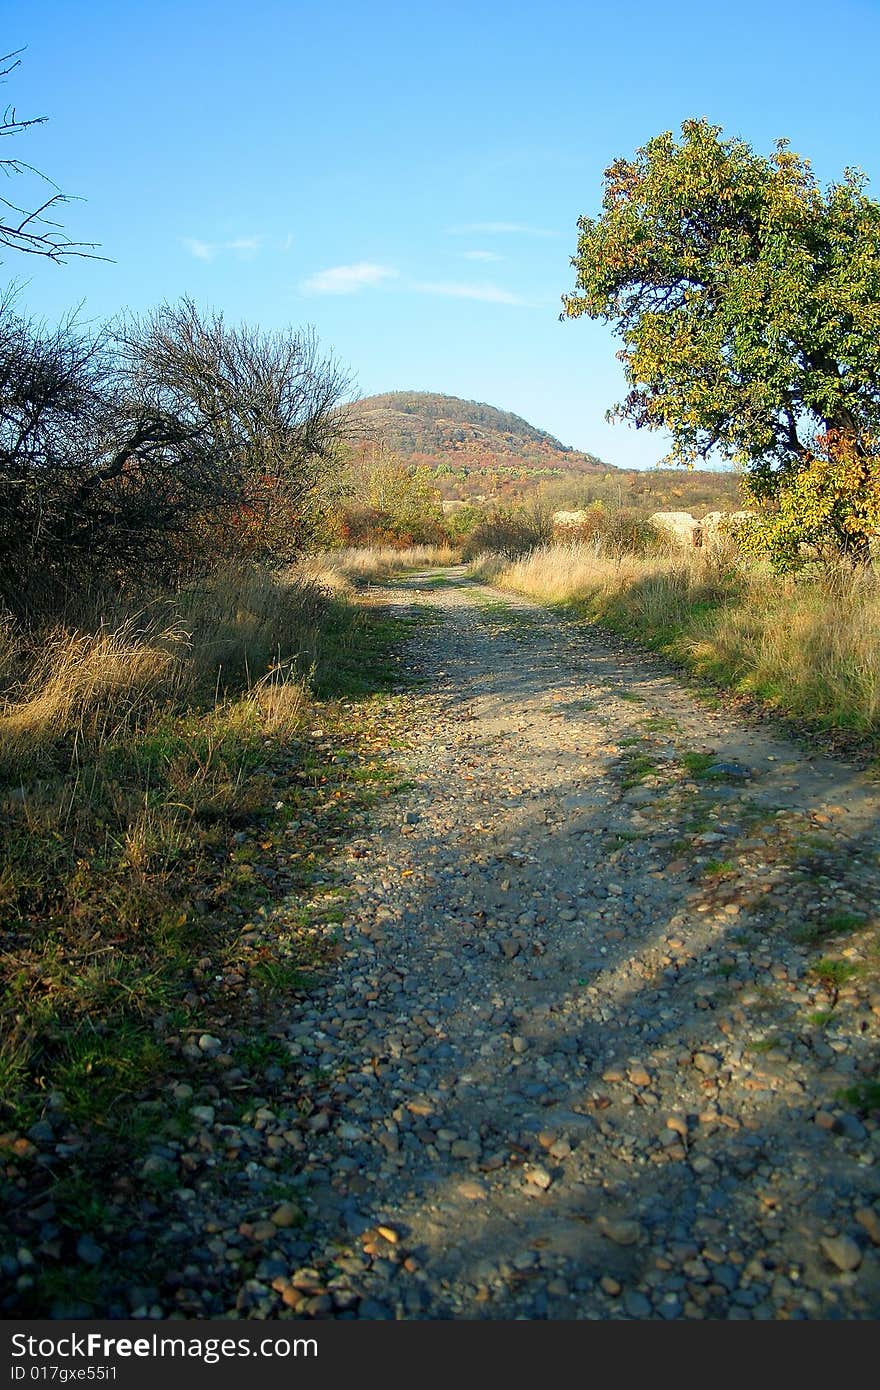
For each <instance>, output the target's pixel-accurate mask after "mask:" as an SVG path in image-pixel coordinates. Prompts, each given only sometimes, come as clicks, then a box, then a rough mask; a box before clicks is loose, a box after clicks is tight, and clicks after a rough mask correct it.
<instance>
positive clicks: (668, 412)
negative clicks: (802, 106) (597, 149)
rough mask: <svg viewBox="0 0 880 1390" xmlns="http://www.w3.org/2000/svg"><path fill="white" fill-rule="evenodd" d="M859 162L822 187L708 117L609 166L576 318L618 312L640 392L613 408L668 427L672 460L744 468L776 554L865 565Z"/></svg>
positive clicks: (879, 229) (870, 487) (582, 257)
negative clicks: (725, 133)
mask: <svg viewBox="0 0 880 1390" xmlns="http://www.w3.org/2000/svg"><path fill="white" fill-rule="evenodd" d="M864 184H865V179H864V177H863V175H861V174H860V173H859V172H858V171H856V170H853V169H847V170H846V171H845V173H844V176H843V179H842V181H841V182H840V183H836V184H832V185H831V186H830V187H828V188H827V189H824V190H823V189H822V188H821V187H820V186H819V184H818V182H817V180H816V178H815V176H814V174H813V172H812V170H811V168H810V164H809V162H808V161H807V160H806V159H803V158H801V156H799V155H797V154H795V153H794V152H793V151H792V150H791V149H789V147H788V144H787V142H786V141H779V142H778V143H777V145H776V149H775V153H774V154H773V155H771V156H770V158H764V157H762V156H760V155H758V154H756V153H754V151H753V150H752V149H751V148H750V146H748V145H747V144H746V143H745V142H744V141H742V140H739V139H722V135H721V129H720V127H718V126H713V125H710V124H709V123H708V122H707V121H705V120H691V121H685V122H684V124H683V125H682V133H681V139H680V141H679V140H676V139H675V138H674V137H673V135H672V133H671V132H666V133H665V134H663V135H659V136H657V137H656V138H655V139H653V140H650V141H649V142H648V144H647V145H645V146H644V147H643V148H642V149H640V150H638V151H637V152H636V155H635V157H634V158H633V159H617V160H615V161H614V163H613V164H612V165H611V166H610V167H609V168H608V169H607V170H606V172H605V192H604V198H603V204H602V212H601V214H600V215H599V216H598V217H596V218H590V217H582V218H581V219H580V220H579V223H578V226H579V239H578V248H577V254H576V256H574V257H573V258H572V266H573V267H574V269H575V271H576V285H575V290H574V292H573V293H572V294H569V295H566V296H564V298H563V303H564V306H565V307H564V311H563V314H562V315H561V317H562V318H578V317H580V316H581V315H587V316H588V317H590V318H594V319H604V320H605V321H607V322H612V323H614V325H615V331H616V333H617V334H618V336H619V337H620V338H621V340H622V348H621V350H620V352H619V353H618V357H619V358H620V360H621V361H622V363H623V366H624V371H625V373H626V378H627V381H628V383H629V386H630V388H631V389H630V391H629V393H628V394H627V396H626V397H625V399H624V400H623V401H622V402H620V403H619V404H618V405H617V406H616V407H614V409H613V410H611V411H610V412H609V418H621V419H626V420H629V421H631V422H633V423H634V424H635V425H636V426H637V427H641V428H648V429H659V428H664V429H666V430H668V431H669V432H670V433H671V435H672V439H673V446H672V450H671V454H670V457H671V459H672V460H673V461H674V462H677V463H682V464H686V465H688V466H693V465H694V464H695V463H696V462H697V460H700V459H710V458H711V457H713V456H715V457H717V456H719V455H720V456H723V457H724V458H726V459H729V460H733V461H735V462H736V463H738V464H740V465H742V466H743V468H744V470H745V484H746V491H747V494H748V495H749V496H750V498H751V499H753V500H754V501H755V502H757V503H759V504H762V508H763V512H764V516H765V518H766V522H765V525H764V527H763V539H764V543H765V544H766V546H767V548H768V549H769V551H770V553H771V555H772V557H773V558H774V560H775V562H776V563H777V565H779V566H780V567H786V566H788V565H791V564H794V563H796V562H797V560H798V558H799V557H801V556H802V555H803V554H804V551H805V547H808V548H809V547H811V548H813V550H814V551H816V552H818V553H821V554H824V555H828V556H831V555H833V556H835V557H840V556H845V557H847V558H849V559H850V560H852V561H853V562H862V561H864V560H866V559H867V558H868V556H869V554H870V541H871V537H872V536H875V535H877V534H878V533H880V204H878V203H876V202H874V201H873V200H872V199H870V198H868V197H867V196H866V194H865V192H864Z"/></svg>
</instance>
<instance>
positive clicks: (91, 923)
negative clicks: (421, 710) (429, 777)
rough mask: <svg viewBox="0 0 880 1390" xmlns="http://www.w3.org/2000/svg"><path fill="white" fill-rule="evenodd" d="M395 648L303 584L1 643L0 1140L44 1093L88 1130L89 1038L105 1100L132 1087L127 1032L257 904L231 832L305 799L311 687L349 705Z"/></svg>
mask: <svg viewBox="0 0 880 1390" xmlns="http://www.w3.org/2000/svg"><path fill="white" fill-rule="evenodd" d="M392 636H393V635H390V634H385V636H384V638H383V636H382V634H381V633H378V635H377V628H376V626H375V624H374V626H373V627H370V628H369V630H366V629H365V627H364V622H363V621H362V619H361V617H360V615H359V613H358V612H356V611H355V610H354V609H353V608H351V607H350V606H345V605H341V604H339V603H336V602H334V601H333V600H332V599H331V598H330V597H329V595H328V594H327V593H326V592H324V591H323V590H321V589H319V588H318V587H317V586H316V584H315V583H314V581H313V580H311V579H308V578H306V577H304V576H302V575H299V574H288V575H286V576H281V577H279V576H273V575H270V574H266V573H263V572H256V571H241V572H239V573H237V574H232V573H228V574H225V575H222V576H218V577H217V578H215V579H214V580H212V581H211V582H210V583H206V584H203V585H201V586H200V587H199V588H198V589H191V590H189V591H187V592H184V593H182V594H179V595H176V596H173V597H170V596H164V597H158V598H156V599H155V601H153V602H152V603H150V604H148V605H147V606H144V607H141V608H140V609H139V610H137V611H129V612H126V611H125V609H124V607H122V606H117V608H116V611H112V612H111V611H104V612H101V613H99V614H96V615H95V618H94V621H93V622H92V624H91V626H90V628H88V629H87V628H85V627H83V628H82V629H80V630H75V629H73V628H68V629H64V628H61V627H56V628H55V629H53V630H51V631H48V632H46V633H44V634H43V635H42V637H40V635H39V634H36V633H34V632H20V633H17V632H15V631H14V630H13V629H12V627H11V626H7V627H6V628H5V629H4V630H3V631H2V633H0V663H2V664H0V672H2V677H0V679H2V686H0V689H2V691H3V696H2V704H0V1128H2V1127H3V1114H2V1110H3V1105H4V1102H5V1104H6V1105H7V1106H8V1107H9V1111H10V1112H11V1113H12V1114H13V1115H14V1114H15V1113H16V1108H17V1107H18V1106H19V1104H20V1102H19V1101H18V1100H17V1099H16V1098H17V1097H18V1096H19V1095H24V1096H25V1097H27V1096H28V1094H30V1100H29V1101H27V1102H26V1103H27V1104H32V1103H33V1100H34V1092H33V1084H32V1083H33V1078H34V1077H35V1076H39V1075H40V1074H43V1075H46V1074H54V1075H56V1082H57V1084H62V1083H61V1082H58V1080H57V1079H58V1078H59V1077H62V1076H66V1077H67V1078H68V1081H67V1082H64V1083H63V1085H62V1089H64V1087H65V1086H66V1085H68V1084H69V1085H70V1086H71V1087H74V1085H75V1087H76V1088H77V1089H78V1091H79V1094H80V1099H81V1102H82V1105H83V1106H84V1107H85V1108H86V1109H87V1108H88V1105H89V1103H90V1102H89V1099H88V1094H89V1093H88V1082H87V1070H86V1065H87V1062H88V1057H86V1056H85V1053H84V1054H83V1056H84V1057H85V1060H82V1059H81V1058H80V1057H79V1052H78V1051H77V1049H78V1048H80V1045H82V1047H83V1048H86V1051H87V1050H88V1049H87V1044H88V1041H89V1039H90V1038H91V1039H94V1038H95V1037H102V1038H103V1037H106V1040H107V1041H106V1049H107V1058H106V1059H105V1062H102V1066H105V1063H106V1067H108V1068H109V1069H110V1072H111V1073H112V1076H110V1079H109V1080H108V1088H109V1089H108V1090H107V1095H109V1094H110V1093H111V1092H112V1093H113V1094H114V1095H116V1096H117V1099H118V1096H119V1093H118V1091H116V1090H114V1088H115V1087H116V1081H114V1080H113V1077H116V1078H117V1080H118V1081H119V1083H120V1085H121V1084H122V1081H123V1079H124V1078H123V1077H122V1071H121V1070H120V1067H122V1064H123V1062H124V1059H125V1056H129V1059H130V1060H131V1058H134V1057H135V1056H137V1057H140V1059H141V1060H140V1062H138V1064H137V1065H138V1068H139V1069H140V1070H141V1071H142V1072H143V1073H144V1074H147V1073H148V1072H149V1070H150V1066H151V1065H152V1063H151V1062H150V1056H151V1055H152V1054H151V1053H150V1048H151V1047H152V1042H151V1041H150V1038H149V1037H146V1039H145V1037H144V1035H143V1034H142V1030H140V1026H139V1025H138V1027H137V1028H134V1031H132V1027H133V1021H135V1022H136V1021H137V1019H139V1018H142V1017H144V1018H145V1017H147V1016H149V1015H151V1014H155V1013H156V1012H157V1011H159V1010H160V1009H162V1008H164V1007H167V1006H168V1005H169V1004H172V1003H173V1004H175V1006H176V1005H177V1004H179V1001H180V999H181V998H182V996H183V994H184V993H185V992H186V988H187V981H188V980H189V978H190V972H191V970H192V967H193V962H194V961H195V960H197V959H198V958H199V957H200V956H203V955H205V954H206V950H207V952H208V953H210V952H212V951H213V950H214V949H215V947H216V948H218V949H219V948H220V946H221V943H223V942H225V941H226V938H227V936H228V933H229V931H231V930H233V928H234V926H235V922H236V920H238V919H237V918H236V917H235V916H233V917H232V919H231V920H230V921H229V922H228V923H226V922H225V910H226V908H227V905H228V904H230V903H232V902H233V901H234V900H235V899H236V896H241V895H244V896H247V895H249V894H253V893H254V892H255V891H256V890H257V889H259V880H255V879H253V877H252V876H251V874H250V869H249V865H248V863H247V862H245V861H244V860H243V859H242V854H241V852H240V849H239V847H238V843H237V841H236V840H235V839H234V832H235V830H236V828H237V827H238V828H240V827H241V826H243V825H248V824H250V823H259V824H263V823H267V819H266V818H271V816H272V815H275V814H276V809H277V808H276V802H277V801H278V790H279V786H282V785H283V784H284V779H285V777H288V776H289V777H292V778H293V787H292V790H291V789H287V790H286V791H285V792H284V804H285V806H286V807H289V808H290V809H287V810H285V811H284V812H281V813H278V814H281V815H282V816H284V815H290V814H293V813H294V809H295V805H296V801H297V798H299V797H300V796H307V795H309V794H310V792H309V788H308V787H305V788H304V787H302V786H301V782H300V780H299V779H300V774H299V772H298V771H297V767H298V761H299V759H301V758H302V757H304V756H305V755H304V754H303V753H302V751H301V750H302V746H303V738H304V733H303V731H302V725H303V722H304V718H305V716H306V714H307V712H308V710H309V707H310V701H311V690H312V687H313V686H314V685H315V684H316V683H317V682H319V681H320V680H324V682H325V684H327V685H329V684H330V677H331V676H332V677H333V679H335V680H336V681H337V682H339V681H340V680H341V681H345V680H346V679H348V680H350V681H351V682H352V683H354V684H355V686H356V688H357V689H361V688H363V687H364V686H365V684H366V683H367V682H368V679H369V678H370V676H371V663H372V665H373V667H378V665H380V664H381V661H382V659H383V657H382V653H383V652H386V653H387V650H388V645H389V642H390V641H391V640H392ZM394 669H395V670H396V668H394ZM357 683H360V684H357ZM345 693H348V692H347V690H346V692H345ZM273 760H275V761H278V762H279V765H280V767H281V773H280V781H277V782H276V781H275V780H273V774H272V773H271V771H270V768H271V766H272V764H273ZM273 808H276V809H273ZM208 901H210V902H212V903H215V904H216V905H217V911H218V919H217V920H214V921H212V920H210V918H209V917H208V916H205V915H204V914H205V906H204V903H205V902H208ZM193 903H196V905H197V906H196V909H195V910H194V908H193ZM130 1025H131V1026H130ZM95 1030H97V1032H96V1031H95ZM108 1030H109V1031H108ZM114 1039H115V1040H116V1041H115V1042H114ZM126 1039H128V1041H126ZM117 1044H118V1046H117ZM129 1044H130V1046H129ZM142 1044H143V1048H145V1049H146V1051H143V1054H142V1049H141V1045H142ZM102 1046H103V1044H102ZM127 1049H128V1051H127ZM74 1054H75V1055H74ZM148 1054H149V1055H148ZM77 1059H79V1060H77ZM80 1061H82V1066H80ZM89 1064H90V1063H89ZM126 1065H127V1063H126ZM71 1068H72V1070H71ZM41 1069H42V1071H41ZM122 1069H123V1070H124V1067H123V1068H122ZM108 1075H109V1073H108ZM74 1076H75V1078H76V1080H75V1082H74V1080H71V1079H70V1078H72V1077H74ZM40 1084H42V1083H40ZM102 1094H103V1093H102ZM105 1100H106V1096H105V1097H104V1100H102V1102H101V1103H102V1104H103V1103H104V1101H105ZM22 1103H24V1102H22ZM7 1118H8V1117H7Z"/></svg>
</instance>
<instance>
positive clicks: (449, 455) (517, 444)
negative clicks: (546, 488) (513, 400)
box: [354, 391, 608, 473]
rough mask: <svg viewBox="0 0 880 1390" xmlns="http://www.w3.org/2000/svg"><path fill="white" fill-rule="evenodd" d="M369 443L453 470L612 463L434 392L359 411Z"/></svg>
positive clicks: (383, 399) (515, 419)
mask: <svg viewBox="0 0 880 1390" xmlns="http://www.w3.org/2000/svg"><path fill="white" fill-rule="evenodd" d="M354 412H355V415H356V416H357V418H358V419H359V420H360V421H361V423H362V425H363V427H364V431H365V435H366V437H367V438H368V439H373V440H377V439H381V440H382V441H383V442H384V443H385V444H387V445H388V447H389V448H390V449H391V450H392V451H393V452H394V453H396V454H399V455H401V456H402V457H403V458H406V459H412V460H413V461H418V462H420V463H425V464H428V465H434V466H436V465H437V464H441V465H442V464H449V465H450V466H451V467H453V468H460V467H469V468H487V469H497V468H516V469H518V470H520V469H523V468H525V469H528V470H529V471H532V470H538V471H541V472H544V471H545V470H550V471H553V472H556V471H560V472H565V473H582V472H596V471H599V472H603V473H604V472H606V471H607V469H608V464H606V463H603V462H602V460H601V459H599V458H596V456H595V455H594V454H585V453H582V452H580V451H578V450H577V449H572V448H570V447H569V446H568V445H566V444H563V443H561V441H560V440H558V439H556V438H555V437H554V436H553V435H552V434H548V433H547V431H546V430H540V429H536V427H535V426H534V425H530V424H529V422H528V421H527V420H523V418H522V417H521V416H520V415H514V414H512V413H511V412H510V411H508V410H497V409H496V408H495V406H492V405H486V404H484V403H483V402H481V401H464V400H461V398H460V397H458V396H443V395H439V394H437V393H435V392H433V391H389V392H387V393H386V394H385V395H381V396H367V397H365V398H364V399H363V400H361V401H358V403H357V405H356V406H355V407H354Z"/></svg>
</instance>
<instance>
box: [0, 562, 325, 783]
mask: <svg viewBox="0 0 880 1390" xmlns="http://www.w3.org/2000/svg"><path fill="white" fill-rule="evenodd" d="M326 609H327V595H326V594H325V593H324V592H323V591H322V590H321V589H320V588H319V587H318V586H317V585H316V584H315V583H314V582H313V581H311V580H308V579H305V578H303V577H302V576H298V575H288V576H287V577H286V578H284V579H279V578H278V577H277V576H273V575H271V574H268V573H265V572H261V571H241V572H238V573H227V574H225V575H222V576H218V577H216V578H215V579H213V580H212V581H210V582H208V583H205V584H203V585H202V586H200V587H199V588H198V589H191V590H188V591H184V592H183V593H182V594H180V595H179V596H177V597H176V598H174V599H170V598H163V599H157V600H156V601H155V602H154V603H153V604H152V605H150V606H148V607H146V608H142V609H140V610H138V611H134V612H131V611H129V612H128V613H126V612H125V611H124V609H123V608H122V607H121V606H120V607H118V608H117V611H116V612H115V613H110V614H106V615H102V617H101V619H100V621H98V622H97V623H96V624H95V625H94V628H93V630H91V631H72V630H69V629H65V628H55V629H53V630H51V631H49V632H47V633H44V634H42V635H38V636H36V637H34V636H33V635H31V634H28V635H27V636H24V635H22V636H20V637H18V639H16V636H15V634H14V633H13V631H12V630H11V628H9V627H7V628H6V629H5V630H4V632H3V633H2V635H0V680H2V681H3V683H4V685H5V699H4V700H3V703H2V705H0V770H2V771H3V772H5V774H6V775H7V776H8V775H15V774H18V775H22V774H26V773H27V772H28V771H29V770H32V769H34V768H35V767H38V766H43V765H45V764H46V762H47V760H49V761H52V759H53V750H54V752H55V753H57V754H58V755H59V756H60V759H61V761H63V760H64V758H65V757H67V756H69V754H70V753H71V751H75V753H76V754H77V756H82V755H83V753H84V752H85V751H86V750H88V749H91V748H95V747H100V746H102V745H105V744H107V743H109V742H113V741H116V740H119V739H120V738H122V737H124V736H125V735H126V734H129V733H134V732H136V731H137V730H138V729H142V728H144V727H146V725H147V724H148V723H149V721H150V719H151V718H153V717H155V715H156V713H157V711H159V710H162V709H164V708H167V707H168V706H169V705H171V704H173V703H174V702H175V701H179V700H181V699H182V698H184V697H186V698H187V699H188V700H190V701H193V700H195V701H196V702H197V703H201V704H205V703H211V704H214V703H216V702H218V701H220V700H222V699H223V698H224V697H226V696H227V695H228V694H229V693H230V692H233V693H234V694H235V695H236V696H239V697H242V695H243V692H248V693H247V695H246V699H247V700H248V701H249V702H250V704H251V705H252V706H253V708H254V710H257V709H259V710H260V711H261V717H263V718H266V719H267V720H269V722H270V723H272V724H273V725H274V724H277V722H278V720H279V718H280V717H281V711H282V710H284V711H285V714H284V718H285V719H288V720H289V718H290V712H291V711H293V710H296V711H300V710H301V706H302V703H303V699H304V682H305V680H306V679H307V677H308V675H309V673H310V671H311V670H312V669H313V667H314V665H315V662H316V659H317V656H316V654H317V641H318V638H317V634H318V632H319V630H320V627H321V622H322V618H323V616H324V614H325V611H326ZM54 760H55V761H56V762H57V761H58V757H55V759H54Z"/></svg>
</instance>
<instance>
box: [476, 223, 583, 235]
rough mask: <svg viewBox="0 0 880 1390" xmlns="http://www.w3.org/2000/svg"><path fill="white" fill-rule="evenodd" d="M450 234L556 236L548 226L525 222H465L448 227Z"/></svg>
mask: <svg viewBox="0 0 880 1390" xmlns="http://www.w3.org/2000/svg"><path fill="white" fill-rule="evenodd" d="M449 233H450V235H451V236H481V235H483V236H558V235H559V233H558V232H552V231H550V229H549V228H548V227H530V226H528V225H527V224H526V223H525V222H467V223H465V224H464V225H462V226H461V227H450V228H449Z"/></svg>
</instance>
